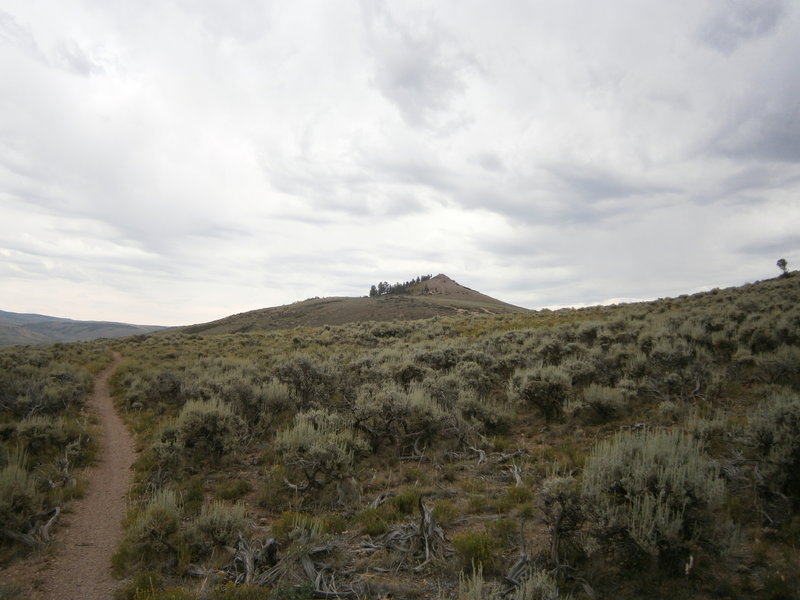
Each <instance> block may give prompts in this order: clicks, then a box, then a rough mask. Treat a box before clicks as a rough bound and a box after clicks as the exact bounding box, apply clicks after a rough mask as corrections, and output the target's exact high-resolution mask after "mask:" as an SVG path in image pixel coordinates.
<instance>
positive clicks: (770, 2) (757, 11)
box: [700, 0, 786, 54]
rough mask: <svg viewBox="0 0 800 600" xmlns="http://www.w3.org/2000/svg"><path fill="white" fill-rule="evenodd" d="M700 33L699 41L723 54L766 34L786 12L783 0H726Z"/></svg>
mask: <svg viewBox="0 0 800 600" xmlns="http://www.w3.org/2000/svg"><path fill="white" fill-rule="evenodd" d="M718 6H719V8H718V9H717V11H716V13H715V14H714V15H713V16H712V17H711V18H710V19H709V20H708V21H707V22H706V23H705V24H704V25H703V27H702V28H701V30H700V36H701V38H702V40H703V41H704V42H705V43H707V44H709V45H710V46H712V47H714V48H716V49H717V50H719V51H720V52H723V53H724V54H730V53H731V52H734V51H735V50H736V49H737V48H739V46H741V45H742V44H744V43H746V42H749V41H752V40H756V39H758V38H761V37H763V36H765V35H769V34H770V33H771V32H772V31H773V30H774V29H775V27H776V26H777V25H778V23H779V22H780V21H781V19H782V17H783V16H784V14H785V12H786V2H785V1H784V0H725V1H724V2H720V3H718Z"/></svg>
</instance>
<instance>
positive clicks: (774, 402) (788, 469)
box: [748, 388, 800, 507]
mask: <svg viewBox="0 0 800 600" xmlns="http://www.w3.org/2000/svg"><path fill="white" fill-rule="evenodd" d="M748 430H749V431H748V438H749V440H750V441H751V443H752V444H753V446H754V447H755V449H756V453H757V456H758V458H759V459H760V461H761V466H760V469H761V472H762V474H763V475H764V477H763V484H762V488H763V490H764V491H767V492H771V493H778V494H785V495H787V496H789V497H790V498H791V500H792V502H793V503H794V505H795V507H797V506H800V394H799V393H798V392H796V391H794V390H791V389H789V388H780V389H778V390H776V391H774V392H772V393H771V394H770V395H769V396H768V397H767V399H766V400H765V401H764V402H763V403H762V404H761V406H759V407H758V409H756V411H755V412H754V413H753V415H752V416H751V417H750V419H749V423H748Z"/></svg>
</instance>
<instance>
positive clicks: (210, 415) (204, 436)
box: [175, 399, 242, 461]
mask: <svg viewBox="0 0 800 600" xmlns="http://www.w3.org/2000/svg"><path fill="white" fill-rule="evenodd" d="M241 427H242V422H241V420H240V419H239V418H238V417H237V416H236V415H235V414H234V412H233V410H231V408H230V406H228V405H227V404H225V403H224V402H222V401H221V400H218V399H215V400H208V401H198V400H189V401H188V402H187V403H186V404H185V405H184V407H183V408H182V409H181V412H180V414H179V415H178V419H177V420H176V422H175V429H176V435H177V437H176V442H177V445H178V447H179V448H181V451H182V452H183V453H184V455H185V456H186V457H187V458H189V459H193V460H200V461H204V460H212V461H215V460H219V459H220V458H221V457H222V456H223V455H225V454H227V453H228V452H230V451H231V450H233V449H234V448H235V446H236V442H237V439H238V436H239V432H240V429H241Z"/></svg>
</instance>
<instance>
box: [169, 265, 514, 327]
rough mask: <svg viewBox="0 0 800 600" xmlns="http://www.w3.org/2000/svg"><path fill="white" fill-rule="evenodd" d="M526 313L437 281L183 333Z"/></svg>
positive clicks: (235, 318)
mask: <svg viewBox="0 0 800 600" xmlns="http://www.w3.org/2000/svg"><path fill="white" fill-rule="evenodd" d="M527 312H529V311H528V310H527V309H525V308H521V307H519V306H514V305H512V304H508V303H506V302H502V301H500V300H496V299H495V298H492V297H490V296H487V295H485V294H481V293H480V292H476V291H475V290H471V289H469V288H467V287H464V286H462V285H460V284H459V283H457V282H456V281H454V280H452V279H450V278H449V277H447V276H446V275H437V276H436V277H433V278H431V279H429V280H428V281H425V282H423V283H420V284H418V285H416V286H414V287H413V288H411V289H409V290H408V291H407V292H406V293H402V294H387V295H384V296H379V297H377V298H367V297H363V298H346V297H334V298H311V299H309V300H304V301H301V302H294V303H292V304H287V305H285V306H276V307H273V308H263V309H259V310H253V311H249V312H245V313H240V314H236V315H231V316H229V317H225V318H223V319H219V320H217V321H211V322H209V323H201V324H198V325H190V326H188V327H183V328H182V329H180V331H183V332H185V333H209V334H219V333H243V332H248V331H269V330H279V329H291V328H293V327H298V326H300V327H321V326H324V325H344V324H345V323H356V322H362V321H412V320H415V319H427V318H430V317H436V316H456V315H467V314H490V315H498V314H511V313H527Z"/></svg>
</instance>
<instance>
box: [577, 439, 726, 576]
mask: <svg viewBox="0 0 800 600" xmlns="http://www.w3.org/2000/svg"><path fill="white" fill-rule="evenodd" d="M583 492H584V495H585V496H586V499H587V502H588V505H589V506H590V507H591V508H592V510H593V511H594V516H595V519H596V525H597V528H598V531H597V533H598V536H597V539H598V541H599V542H600V543H601V544H603V543H606V544H608V543H612V544H613V543H614V541H615V540H616V541H622V542H623V543H627V542H630V543H632V544H633V546H634V547H635V549H637V550H638V551H640V552H644V553H647V554H650V555H653V556H656V557H658V558H659V559H665V560H667V561H669V560H671V559H674V558H676V557H677V558H681V557H684V555H686V554H687V552H688V549H689V547H690V546H691V545H693V544H700V545H703V546H705V547H706V548H708V549H709V550H711V551H715V552H718V553H719V552H724V551H726V550H727V549H728V548H727V544H728V543H729V541H730V537H729V533H730V531H731V527H730V526H729V523H727V522H725V521H724V519H723V518H722V517H721V516H720V515H719V510H720V509H721V507H722V505H723V503H724V501H725V498H726V490H725V485H724V483H723V481H722V479H720V477H719V466H718V465H717V464H716V463H714V462H713V461H711V460H709V459H708V458H707V457H706V456H705V455H704V454H703V450H702V442H701V441H699V440H697V439H695V438H693V437H691V436H690V435H688V434H686V433H683V432H676V431H655V432H652V431H639V432H623V433H621V434H619V435H617V436H615V437H614V438H612V439H608V440H605V441H603V442H600V443H599V444H598V445H597V446H596V447H595V449H594V451H593V452H592V454H591V456H590V457H589V459H588V460H587V462H586V466H585V469H584V477H583Z"/></svg>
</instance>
